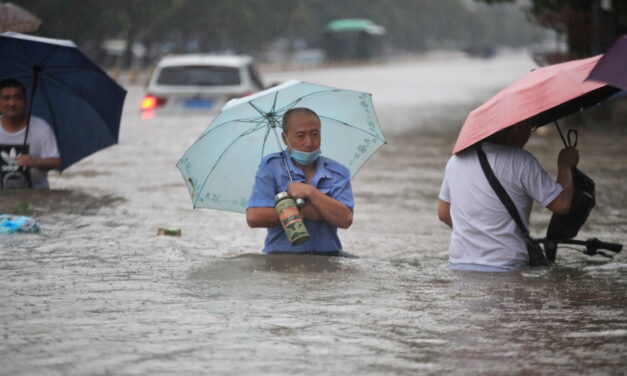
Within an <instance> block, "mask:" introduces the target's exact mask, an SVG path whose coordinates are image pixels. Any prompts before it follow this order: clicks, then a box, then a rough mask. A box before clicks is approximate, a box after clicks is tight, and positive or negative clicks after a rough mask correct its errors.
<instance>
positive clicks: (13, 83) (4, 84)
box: [0, 78, 26, 95]
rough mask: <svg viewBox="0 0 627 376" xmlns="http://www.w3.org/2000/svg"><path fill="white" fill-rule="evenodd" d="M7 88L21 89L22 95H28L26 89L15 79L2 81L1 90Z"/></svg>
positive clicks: (0, 83) (0, 82)
mask: <svg viewBox="0 0 627 376" xmlns="http://www.w3.org/2000/svg"><path fill="white" fill-rule="evenodd" d="M7 87H19V88H20V89H22V94H24V95H26V87H25V86H24V84H22V83H21V82H20V81H18V80H16V79H15V78H5V79H4V80H2V81H0V90H2V89H4V88H7Z"/></svg>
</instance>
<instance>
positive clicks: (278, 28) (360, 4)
mask: <svg viewBox="0 0 627 376" xmlns="http://www.w3.org/2000/svg"><path fill="white" fill-rule="evenodd" d="M16 2H17V3H18V4H19V5H21V6H23V7H25V8H26V9H29V10H31V11H32V12H33V13H35V14H36V15H38V16H39V17H40V18H42V21H43V23H42V25H41V27H40V29H39V30H38V31H37V32H36V34H38V35H42V36H48V37H53V38H65V39H72V40H74V41H75V42H76V43H77V44H78V45H79V46H80V47H81V48H82V49H83V50H84V51H85V52H86V53H87V54H89V55H91V56H92V57H94V58H96V60H98V57H99V56H98V53H99V52H100V51H99V46H100V44H101V42H102V41H103V40H106V39H123V40H126V41H128V42H129V43H127V45H128V49H129V50H130V46H131V45H132V43H133V42H135V41H140V42H142V43H143V44H144V45H145V46H147V47H148V49H149V51H150V54H151V55H150V57H153V58H156V57H158V56H157V55H159V54H162V53H165V52H164V51H166V52H167V51H171V52H181V51H194V50H195V51H198V52H208V51H220V50H230V51H233V52H243V53H250V54H253V55H254V54H258V53H261V52H263V51H264V49H266V48H267V46H268V44H269V43H270V42H271V41H273V40H276V39H277V38H286V39H287V40H288V41H291V42H293V41H296V40H302V41H305V42H306V43H307V45H308V46H313V47H317V46H319V43H320V38H321V34H322V31H323V30H324V27H325V25H326V24H327V23H328V22H330V21H332V20H334V19H338V18H367V19H371V20H372V21H373V22H375V23H376V24H379V25H382V26H384V27H385V28H386V29H387V31H388V32H387V34H386V43H388V45H390V46H393V47H394V48H395V49H399V50H408V51H416V50H421V49H425V48H430V47H440V46H443V45H444V46H451V47H464V46H465V45H468V44H471V43H476V42H477V41H480V42H486V43H491V44H495V45H521V44H525V43H528V42H529V41H530V40H534V39H537V38H538V37H539V35H541V33H540V32H539V31H538V29H534V27H533V26H531V25H529V24H528V23H527V22H526V20H525V19H524V15H523V13H522V12H521V11H520V10H519V9H518V7H517V6H515V5H511V4H506V5H494V6H488V5H485V4H479V5H473V4H471V5H472V6H468V4H467V3H468V1H465V2H462V1H461V0H420V1H416V0H336V1H329V0H108V1H102V0H54V1H51V0H17V1H16ZM465 4H466V5H465ZM512 25H513V26H512ZM514 29H515V30H514ZM166 47H167V48H166ZM127 52H128V51H127Z"/></svg>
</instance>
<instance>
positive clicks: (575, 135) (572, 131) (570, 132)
mask: <svg viewBox="0 0 627 376" xmlns="http://www.w3.org/2000/svg"><path fill="white" fill-rule="evenodd" d="M571 136H573V137H572V138H574V140H573V139H571ZM566 138H567V140H568V146H571V147H574V148H576V147H577V140H578V139H579V134H578V133H577V130H575V129H569V130H568V133H567V134H566Z"/></svg>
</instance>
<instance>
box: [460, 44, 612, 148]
mask: <svg viewBox="0 0 627 376" xmlns="http://www.w3.org/2000/svg"><path fill="white" fill-rule="evenodd" d="M600 58H601V55H599V56H595V57H591V58H587V59H581V60H573V61H568V62H565V63H561V64H555V65H549V66H546V67H542V68H538V69H535V70H533V71H531V72H530V73H528V74H527V75H525V76H524V77H522V78H521V79H519V80H518V81H516V82H514V83H513V84H511V85H509V86H508V87H506V88H505V89H503V90H501V91H500V92H499V93H497V94H496V95H495V96H494V97H492V98H491V99H489V100H488V101H487V102H485V103H484V104H482V105H481V106H479V107H477V108H476V109H474V110H473V111H472V112H471V113H470V114H469V115H468V117H467V118H466V121H465V122H464V125H463V126H462V129H461V131H460V133H459V136H458V137H457V142H456V143H455V147H454V148H453V154H455V153H458V152H460V151H462V150H464V149H466V148H468V147H469V146H472V145H474V144H475V143H477V142H479V141H481V140H483V139H485V138H486V137H488V136H491V135H493V134H495V133H496V132H498V131H500V130H502V129H505V128H507V127H510V126H512V125H515V124H518V123H520V122H522V121H525V120H527V121H529V122H530V123H531V125H533V126H541V125H544V124H547V123H549V122H551V121H553V120H557V119H559V118H561V117H563V116H566V115H569V114H572V113H574V112H577V111H579V110H581V109H584V108H586V107H589V106H591V105H593V104H597V103H599V102H600V101H602V100H603V99H605V98H607V97H609V96H610V95H612V94H614V93H616V91H617V89H615V88H612V87H609V86H607V85H606V84H605V83H598V82H591V81H588V82H584V80H585V79H586V77H588V74H589V73H590V71H591V70H592V68H593V67H594V65H595V64H596V63H597V62H598V61H599V59H600Z"/></svg>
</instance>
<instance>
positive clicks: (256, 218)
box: [246, 107, 354, 255]
mask: <svg viewBox="0 0 627 376" xmlns="http://www.w3.org/2000/svg"><path fill="white" fill-rule="evenodd" d="M320 133H321V132H320V118H319V117H318V115H317V114H316V113H315V112H313V111H312V110H310V109H308V108H302V107H299V108H293V109H291V110H289V111H287V112H286V113H285V114H284V115H283V132H282V133H281V137H282V138H283V142H284V143H285V144H286V145H287V149H286V150H285V151H283V152H279V153H273V154H269V155H267V156H265V157H264V158H263V160H262V161H261V164H260V166H259V170H258V171H257V175H256V176H255V184H254V186H253V190H252V194H251V196H250V199H249V200H248V204H247V209H246V221H247V222H248V225H249V226H250V227H266V228H267V229H268V235H267V236H266V240H265V244H264V248H263V252H264V253H309V254H323V255H337V254H338V253H339V252H340V251H341V250H342V243H341V242H340V239H339V238H338V236H337V228H338V227H339V228H344V229H346V228H349V227H350V225H351V224H352V222H353V206H354V202H353V192H352V189H351V184H350V171H349V170H348V169H347V168H346V167H344V166H342V165H341V164H339V163H337V162H335V161H333V160H331V159H329V158H326V157H323V156H320V137H321V134H320ZM285 156H287V158H286V157H285ZM286 162H287V166H288V167H289V169H290V172H291V175H292V179H293V180H294V181H293V182H290V178H289V175H288V172H287V168H286V166H285V164H286ZM279 192H287V193H288V194H289V195H290V196H291V197H293V198H294V199H298V198H302V199H305V201H306V203H305V205H304V206H303V207H301V208H300V213H301V214H302V215H303V216H304V217H305V220H304V222H305V226H306V227H307V231H308V232H309V235H310V239H309V240H308V241H307V242H305V243H303V244H301V245H298V246H292V245H291V244H290V243H289V241H288V239H287V236H286V235H285V232H284V230H283V227H282V226H281V222H280V221H279V217H278V215H277V213H276V211H275V208H274V206H275V201H274V196H275V195H276V194H277V193H279Z"/></svg>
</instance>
